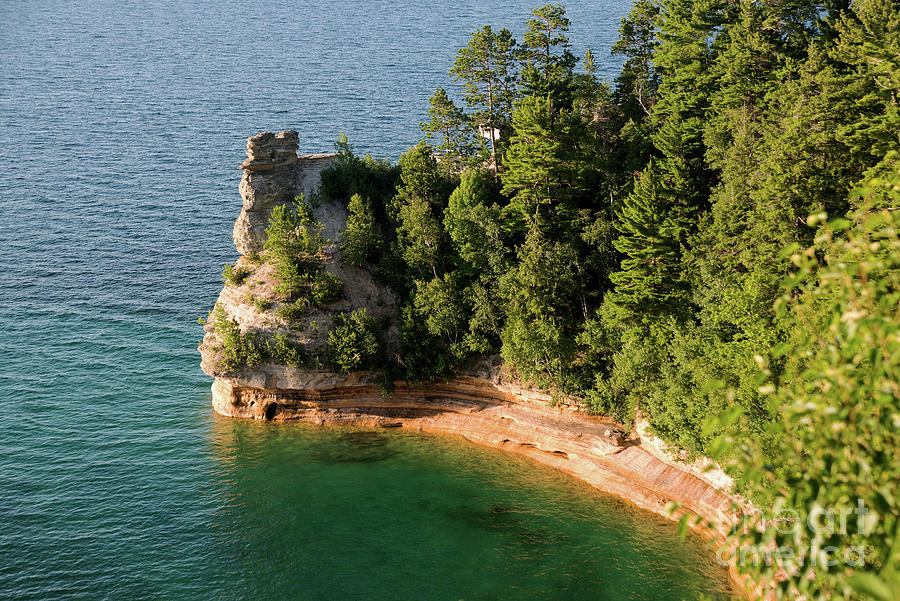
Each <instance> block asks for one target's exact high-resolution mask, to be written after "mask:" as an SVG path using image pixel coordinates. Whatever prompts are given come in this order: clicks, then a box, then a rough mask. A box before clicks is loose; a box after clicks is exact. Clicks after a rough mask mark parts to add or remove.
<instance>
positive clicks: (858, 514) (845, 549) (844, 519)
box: [716, 499, 877, 567]
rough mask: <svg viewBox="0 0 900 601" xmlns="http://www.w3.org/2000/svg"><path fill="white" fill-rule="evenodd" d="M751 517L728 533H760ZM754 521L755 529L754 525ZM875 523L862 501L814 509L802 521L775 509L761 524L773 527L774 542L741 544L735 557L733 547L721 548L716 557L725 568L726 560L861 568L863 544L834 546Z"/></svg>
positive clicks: (745, 563)
mask: <svg viewBox="0 0 900 601" xmlns="http://www.w3.org/2000/svg"><path fill="white" fill-rule="evenodd" d="M752 517H759V516H758V515H757V516H750V515H745V516H744V518H743V521H741V522H739V523H738V524H736V525H735V526H734V528H732V531H731V534H732V535H738V534H740V533H741V532H744V533H747V532H749V531H751V530H753V529H757V530H760V529H759V528H758V527H757V526H758V524H759V521H758V520H753V519H752ZM754 522H756V524H757V526H754V525H753V523H754ZM875 522H877V516H876V514H875V513H873V512H870V511H869V509H868V508H867V507H866V506H865V503H864V502H863V500H862V499H857V500H856V506H855V507H853V506H844V507H841V508H839V509H834V508H825V507H821V506H819V507H813V508H812V510H810V511H809V513H808V514H807V515H806V519H805V520H804V519H802V518H801V516H800V514H799V513H798V512H796V511H794V510H793V509H786V508H784V509H778V510H777V511H774V512H773V517H772V518H771V519H769V520H766V521H765V523H764V525H765V526H768V527H773V528H774V531H775V534H776V536H775V537H774V539H772V538H768V537H767V538H768V542H763V543H760V544H756V545H751V544H742V545H740V546H739V547H738V549H737V551H736V557H735V551H734V548H733V547H731V546H723V547H721V548H719V550H718V551H717V552H716V558H717V559H718V561H719V563H721V564H722V565H723V566H727V565H728V564H729V559H732V560H733V561H734V563H736V564H737V565H738V566H751V565H752V566H759V565H763V564H764V565H767V566H771V565H773V564H774V565H781V566H787V565H794V566H799V567H804V566H809V567H815V566H828V567H834V566H837V565H840V564H843V565H846V566H852V567H862V566H863V565H864V564H865V548H864V546H863V545H852V544H833V543H834V542H837V541H849V540H850V539H851V538H852V537H853V535H855V534H864V533H866V532H867V531H868V530H870V529H871V527H872V525H873V524H874V523H875ZM767 529H768V528H767ZM770 534H772V533H771V532H770ZM825 543H828V544H825Z"/></svg>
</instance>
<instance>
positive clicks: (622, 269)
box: [232, 0, 900, 600]
mask: <svg viewBox="0 0 900 601" xmlns="http://www.w3.org/2000/svg"><path fill="white" fill-rule="evenodd" d="M531 17H532V18H531V19H530V20H529V21H528V22H527V23H526V26H525V34H524V37H523V39H522V40H516V39H514V37H513V36H512V34H510V33H509V31H507V30H499V31H497V30H495V29H493V28H492V27H490V26H485V27H483V28H481V29H479V30H477V31H476V32H474V33H473V35H472V37H471V40H470V41H469V43H468V44H467V45H466V46H465V47H464V48H462V49H460V51H459V53H458V54H457V57H456V61H455V63H454V65H453V67H452V70H451V72H450V75H451V77H452V78H453V79H454V80H456V81H458V82H460V83H461V84H462V89H461V92H462V96H463V100H464V103H465V104H464V106H457V105H456V104H455V103H454V102H453V100H452V98H451V95H450V94H448V93H447V92H446V91H444V90H443V89H439V90H438V91H437V92H436V93H435V94H434V96H433V97H432V98H431V101H430V107H429V108H428V117H427V118H428V119H429V121H428V122H427V123H424V124H423V127H424V130H425V131H426V133H427V134H429V136H430V138H429V139H430V140H432V141H434V143H435V146H436V150H437V151H438V152H437V156H438V157H439V158H440V159H441V161H438V160H436V158H435V152H434V150H435V148H433V147H432V146H430V145H429V144H427V143H421V144H418V145H417V146H415V147H413V148H410V149H409V150H408V151H407V152H406V153H405V154H404V155H403V157H402V158H401V159H400V163H399V165H396V166H391V165H390V164H389V163H387V162H382V161H375V160H373V159H371V158H370V157H365V158H362V159H360V158H358V157H355V156H354V155H353V153H352V150H351V148H350V146H349V143H347V141H346V138H341V139H340V140H339V141H338V144H337V149H338V153H339V158H338V160H337V162H336V164H335V165H334V166H333V167H332V168H330V169H328V170H326V172H325V173H324V174H323V186H322V189H323V194H325V195H326V196H328V197H329V198H332V199H333V200H341V201H347V200H349V201H350V207H349V208H350V219H348V224H347V231H346V232H345V234H344V236H342V239H341V244H342V249H343V250H344V256H345V261H347V262H348V263H349V264H354V265H363V264H366V263H374V264H375V269H374V272H375V273H376V274H377V276H378V277H379V278H380V279H381V280H382V281H383V282H386V283H388V284H389V285H390V286H391V287H392V288H393V290H394V292H395V294H396V296H397V299H398V305H399V309H398V313H397V315H396V316H395V320H394V322H395V323H396V325H397V327H398V329H399V348H398V349H396V352H393V349H392V356H391V358H390V359H387V358H384V357H381V356H380V355H379V353H380V351H379V350H377V349H378V337H377V336H376V330H377V327H376V325H375V324H373V323H372V322H371V320H370V319H368V318H367V317H365V316H359V315H356V313H353V314H350V315H343V316H341V317H340V318H339V320H338V322H337V323H336V327H335V329H334V331H333V332H332V334H331V335H333V336H334V339H333V340H331V335H330V345H331V348H332V351H331V356H332V358H331V359H330V361H331V362H332V363H333V364H334V365H336V366H337V368H338V369H341V370H344V371H349V370H354V369H371V367H372V366H373V365H379V366H380V368H381V369H382V371H383V380H384V382H385V386H386V388H389V386H390V382H391V381H392V379H393V378H397V379H406V380H408V381H424V380H429V379H432V378H435V377H440V376H450V375H452V374H453V373H454V371H455V370H458V369H460V368H461V367H462V366H464V365H465V364H466V363H468V362H471V361H472V360H474V359H476V358H477V357H479V355H481V354H486V353H500V354H501V355H502V357H503V359H504V361H505V362H506V364H507V366H508V367H509V368H510V372H511V373H514V374H516V375H518V376H519V377H520V378H522V379H524V380H528V381H531V382H535V383H537V384H539V385H541V386H544V387H546V388H548V389H550V390H553V391H555V392H556V393H558V394H562V393H567V394H575V395H578V396H581V397H582V398H584V399H585V400H586V401H587V403H588V405H589V406H590V407H592V408H593V409H594V410H595V411H598V412H603V413H605V414H608V415H612V416H616V417H619V418H621V419H624V420H628V419H631V418H633V417H634V416H636V415H638V414H640V415H642V416H643V417H645V418H646V419H647V420H648V422H649V424H650V426H651V429H652V430H653V431H654V432H655V434H657V435H659V436H661V437H662V438H663V439H664V440H665V441H667V442H668V443H671V444H672V445H674V446H675V447H677V448H680V449H685V450H687V451H689V452H690V453H696V454H707V455H710V454H712V455H715V456H716V457H717V458H719V459H720V460H721V461H723V462H725V463H726V464H727V465H729V466H730V469H732V470H733V474H734V476H735V477H736V479H737V485H738V487H739V490H741V491H743V492H745V493H746V494H747V495H749V497H750V498H751V499H752V500H753V501H754V502H757V503H758V504H760V507H762V508H764V512H763V514H764V517H765V515H766V511H769V510H768V509H766V508H768V507H770V506H771V507H791V508H793V509H795V510H796V511H798V512H802V511H811V510H812V508H813V507H816V506H824V505H829V506H831V507H833V508H848V507H849V506H850V505H849V504H850V503H851V502H854V501H855V499H857V498H859V499H863V501H864V502H865V504H866V506H867V507H870V508H871V514H870V515H871V516H874V517H870V518H869V522H866V525H865V527H864V528H862V529H861V530H860V531H859V532H855V533H851V534H847V535H840V536H839V537H837V538H833V537H831V538H830V537H817V536H811V535H810V533H809V532H806V531H804V532H803V533H802V534H799V535H794V534H792V535H791V536H792V537H794V538H791V540H790V542H791V544H793V545H794V547H795V549H796V550H800V551H803V552H804V553H806V554H807V556H810V555H811V554H812V553H813V551H812V550H813V549H814V548H818V549H820V550H821V549H823V548H824V547H823V545H824V546H827V545H830V544H832V543H834V544H837V543H839V544H841V545H857V544H859V545H862V546H863V547H864V549H865V552H864V555H865V561H864V563H863V564H862V565H861V566H847V565H846V564H842V566H841V567H838V568H836V569H834V570H832V569H830V568H831V566H826V568H827V569H826V568H822V567H819V568H817V569H816V570H813V571H810V570H809V569H808V568H809V566H808V565H806V566H799V565H796V564H792V563H790V560H788V561H787V563H784V562H782V564H780V567H783V568H786V571H782V572H779V571H778V567H777V566H778V565H779V564H778V563H777V562H775V564H773V565H766V564H765V563H763V564H760V566H762V567H759V566H757V568H753V569H751V570H750V571H751V572H752V573H753V574H755V575H756V576H758V577H760V578H761V579H762V580H763V581H765V582H769V583H773V586H774V587H775V588H777V589H778V590H779V594H780V595H781V596H782V598H797V597H799V596H801V595H803V594H806V595H807V597H806V598H808V599H826V598H827V599H861V600H863V599H882V598H890V596H891V595H894V596H896V593H895V589H892V588H891V587H896V574H897V553H898V551H897V550H898V549H900V543H898V542H897V540H898V537H900V536H898V525H897V524H898V519H900V518H898V510H897V501H896V499H895V497H896V491H894V489H895V488H896V483H897V482H898V481H900V474H898V473H897V471H896V470H897V465H900V464H898V463H897V461H896V457H897V452H898V448H897V443H898V440H897V434H896V432H897V431H898V429H900V421H898V419H900V418H898V417H897V405H898V403H897V399H898V398H900V394H898V392H897V371H896V370H897V358H898V357H897V348H896V347H897V341H898V333H897V319H898V315H897V307H898V306H900V299H898V297H897V290H898V289H900V282H898V281H897V272H898V265H897V262H896V261H897V257H898V256H900V250H898V249H897V247H896V237H897V234H896V232H897V223H896V211H897V208H898V206H900V201H898V190H900V181H898V180H897V179H895V177H896V175H897V170H898V165H900V158H898V157H900V153H897V152H896V151H897V149H898V148H900V134H898V132H900V100H898V97H900V96H898V93H900V68H898V61H897V56H898V54H900V46H898V44H900V37H898V36H900V34H898V32H900V7H898V5H897V3H896V2H894V1H893V0H859V1H858V2H854V3H849V2H846V1H845V0H835V1H830V0H829V1H828V2H825V3H820V4H815V3H802V2H762V3H760V2H726V1H725V0H700V1H696V0H690V1H689V0H664V1H663V2H659V3H656V2H650V1H648V0H637V2H636V3H635V5H634V7H633V9H632V11H631V12H630V13H629V15H628V17H627V18H626V19H624V20H623V22H622V26H621V29H620V35H621V37H620V40H619V41H618V42H617V43H616V45H615V46H614V48H613V52H614V53H616V54H620V55H622V57H623V58H624V59H625V60H624V65H623V68H622V71H621V73H620V74H619V76H618V77H617V78H616V80H615V86H614V88H610V87H609V86H607V85H606V84H605V83H603V82H601V81H599V80H598V78H597V75H596V73H597V67H596V65H595V62H594V56H593V54H592V53H591V52H588V53H586V54H585V57H584V60H583V61H582V64H581V67H580V68H579V67H578V65H577V63H578V61H577V60H576V59H575V57H574V55H572V53H571V51H570V43H569V39H568V31H569V21H568V18H567V17H566V13H565V10H564V8H563V7H562V6H561V5H557V4H550V5H546V6H544V7H541V8H538V9H535V10H534V11H533V12H532V15H531ZM475 128H481V131H482V133H484V134H487V138H486V140H487V142H488V143H489V145H490V153H491V154H490V157H487V156H486V155H485V154H484V153H483V152H481V151H482V150H483V147H484V145H483V144H481V145H480V144H477V143H475V144H471V145H470V144H469V142H471V141H472V140H471V137H470V136H471V135H472V133H473V132H472V130H473V129H475ZM486 158H493V162H492V161H491V160H486ZM861 181H862V182H864V188H863V192H861V193H858V194H857V193H852V192H851V191H852V190H854V188H856V187H857V186H858V185H859V184H858V182H861ZM821 213H827V214H828V215H831V216H833V217H836V218H838V219H836V220H834V221H832V222H831V224H830V225H823V223H822V221H821V220H820V219H813V220H807V216H808V215H811V214H812V215H819V214H821ZM848 214H849V217H848V218H847V219H841V218H842V217H844V216H846V215H848ZM277 218H278V220H279V221H278V224H276V225H277V227H276V226H273V228H274V229H273V231H276V230H277V231H276V236H275V239H276V240H279V241H280V242H278V243H277V245H280V246H281V248H290V249H291V250H290V252H280V251H279V252H280V255H279V257H290V258H289V259H286V260H284V264H285V266H284V267H283V268H280V269H282V271H281V272H279V278H281V279H282V280H283V281H285V282H287V284H286V285H285V288H284V289H285V293H286V294H287V293H290V294H291V295H293V296H291V297H290V298H291V300H293V301H294V302H293V304H294V305H296V306H298V307H301V306H302V307H306V306H308V305H309V304H310V303H313V302H328V301H327V300H325V299H327V298H334V297H335V295H336V294H339V291H338V290H337V287H336V286H334V287H330V286H328V285H326V284H324V283H321V281H322V278H323V277H325V276H323V275H322V273H321V268H320V264H319V263H317V261H318V258H317V257H318V256H319V250H318V248H319V246H317V244H319V243H317V242H315V241H316V240H317V229H316V225H315V224H314V223H311V220H310V219H309V218H308V216H305V214H303V213H302V209H298V212H297V214H296V215H294V214H293V213H291V214H290V215H289V214H287V213H279V214H278V215H277ZM292 219H293V220H295V221H291V220H292ZM301 230H302V231H301ZM303 232H305V233H303ZM786 248H787V249H789V250H788V251H787V252H785V250H784V249H786ZM799 249H806V250H799ZM269 252H270V254H272V255H275V254H276V252H275V249H274V248H273V249H272V250H269ZM279 257H276V260H282V259H280V258H279ZM276 265H278V263H276ZM783 282H786V286H787V288H783V287H782V283H783ZM319 290H321V293H320V292H317V291H319ZM785 290H787V293H785ZM782 296H784V298H783V299H782V300H781V301H780V302H779V303H778V304H776V300H777V299H779V298H781V297H782ZM285 306H287V305H285ZM282 310H284V307H282ZM298 310H299V309H298ZM232 338H234V336H233V335H232ZM235 345H236V346H240V345H237V343H235ZM373 349H374V350H373ZM279 352H280V353H281V354H282V355H284V356H286V357H289V356H291V355H290V353H289V352H288V351H287V350H282V351H279ZM238 354H239V353H238ZM273 354H274V353H273ZM294 360H297V359H294ZM760 364H761V365H763V369H764V372H763V375H761V374H760V368H759V365H760ZM723 437H727V438H728V439H729V440H730V442H731V444H724V443H723V442H722V441H723V440H724V438H723ZM771 503H775V505H770V504H771ZM776 511H777V509H776V510H773V511H772V512H770V514H769V517H771V513H774V512H776ZM685 525H686V524H685ZM758 525H759V526H760V528H759V529H758V530H757V529H753V528H751V529H750V530H749V531H748V533H751V534H749V536H750V537H751V538H753V537H755V538H753V540H755V541H756V542H760V541H762V542H765V543H767V544H768V543H779V544H780V543H782V542H787V539H786V538H785V537H784V536H782V535H780V534H779V533H777V532H776V533H773V532H772V530H771V528H770V527H769V526H768V525H767V524H766V523H764V522H759V524H758ZM760 537H762V538H760Z"/></svg>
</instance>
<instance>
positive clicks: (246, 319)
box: [200, 131, 737, 581]
mask: <svg viewBox="0 0 900 601" xmlns="http://www.w3.org/2000/svg"><path fill="white" fill-rule="evenodd" d="M296 152H297V133H296V132H293V131H286V132H282V133H280V134H277V135H275V134H271V133H268V132H267V133H264V134H260V135H258V136H254V137H252V138H249V139H248V141H247V155H248V156H247V160H245V161H244V163H243V164H242V165H241V168H242V169H244V175H243V178H242V179H241V184H240V192H241V196H242V198H243V201H244V202H243V207H242V210H241V214H240V216H239V217H238V220H237V222H236V223H235V227H234V241H235V245H236V246H237V248H238V251H239V252H241V254H243V255H249V254H251V253H257V252H260V251H261V250H262V245H263V242H264V237H265V227H266V224H267V221H268V217H269V214H270V213H271V210H272V209H273V208H274V207H275V206H277V205H278V204H280V203H284V202H287V201H289V200H291V199H293V198H294V196H296V195H297V194H299V193H301V192H305V193H307V194H308V193H313V192H314V191H315V189H316V187H317V186H318V184H319V181H320V174H321V172H322V170H323V169H324V168H325V167H327V166H328V165H329V164H331V162H332V161H333V160H334V157H335V155H306V156H297V154H296ZM313 211H314V216H315V217H316V218H317V219H318V220H320V221H321V222H322V223H323V225H324V232H325V235H326V236H327V237H328V238H329V239H331V240H335V239H337V236H338V234H339V232H340V230H341V229H342V227H343V225H344V221H345V219H346V208H345V207H344V206H343V205H341V204H340V203H328V202H323V203H321V204H317V205H314V209H313ZM238 264H239V265H240V264H244V265H246V264H248V261H247V258H246V257H243V258H242V259H241V260H239V262H238ZM326 269H328V271H330V272H332V273H334V274H336V275H338V277H340V278H341V279H342V281H344V293H343V298H342V299H341V300H340V301H338V302H337V303H335V305H334V307H330V308H328V307H326V308H320V309H315V310H313V311H312V312H311V313H310V316H309V320H310V323H314V324H315V327H314V328H313V329H314V330H316V331H317V332H319V335H318V337H316V336H315V335H312V334H309V333H306V334H302V335H298V334H297V333H296V331H293V332H292V331H291V329H290V328H288V327H287V326H286V324H283V323H280V322H279V320H278V319H276V318H275V317H274V316H273V313H272V312H271V311H268V312H267V311H260V310H259V309H258V308H257V309H254V306H253V303H252V302H251V300H248V299H252V298H254V297H253V295H254V294H259V293H260V290H262V291H263V292H264V291H265V290H266V289H269V290H270V289H271V283H272V282H271V280H272V278H271V269H270V266H266V265H265V264H264V265H263V266H262V267H261V268H257V269H256V271H255V272H254V274H253V275H251V277H250V280H252V282H251V283H247V284H243V285H239V286H233V285H228V284H226V286H225V289H224V290H223V291H222V293H221V295H220V296H219V300H218V303H219V305H220V306H221V307H222V308H223V309H224V310H225V312H226V313H227V314H228V315H229V317H230V318H231V319H234V320H236V321H237V322H238V323H239V325H240V328H241V331H242V332H253V333H254V334H255V335H257V336H259V337H261V338H263V339H265V338H271V337H272V336H273V335H275V334H279V333H290V335H291V336H294V337H295V339H296V340H297V341H299V342H302V343H303V344H305V345H306V346H307V348H309V349H310V350H311V351H316V350H317V349H321V347H322V334H321V333H322V332H323V331H327V328H328V321H329V319H328V316H329V315H330V314H333V313H334V312H335V311H337V310H340V311H349V310H352V309H354V308H357V307H360V306H365V307H367V309H368V310H369V311H370V312H371V313H373V314H375V315H381V314H383V315H385V316H386V315H388V314H389V313H391V312H392V311H393V308H394V304H395V303H396V299H395V297H394V296H393V294H392V293H391V292H390V291H389V290H387V289H386V288H384V287H383V286H381V285H380V284H379V283H378V282H377V281H375V280H374V279H373V278H372V277H371V274H369V273H368V272H366V271H365V270H359V269H356V268H349V267H346V266H343V265H342V264H341V263H340V253H339V251H337V250H336V248H335V245H334V244H332V245H330V247H329V250H328V260H327V263H326ZM254 286H258V287H257V288H254ZM276 304H277V303H276ZM317 319H318V321H316V320H317ZM394 334H396V332H394ZM200 350H201V353H202V356H203V361H202V368H203V370H204V372H206V373H207V374H208V375H210V376H213V377H214V378H215V381H214V383H213V387H212V390H213V407H214V409H215V410H216V411H217V412H218V413H220V414H222V415H226V416H230V417H241V418H251V419H259V420H273V421H292V420H302V421H309V422H314V423H318V424H352V425H356V426H364V427H404V428H415V429H419V430H423V431H428V432H437V433H448V434H457V435H461V436H464V437H465V438H467V439H469V440H471V441H473V442H476V443H480V444H484V445H488V446H491V447H495V448H498V449H503V450H505V451H509V452H514V453H518V454H521V455H525V456H528V457H530V458H532V459H534V460H535V461H538V462H540V463H543V464H546V465H549V466H552V467H554V468H557V469H559V470H561V471H563V472H566V473H568V474H571V475H573V476H575V477H577V478H580V479H581V480H584V481H585V482H588V483H589V484H591V485H593V486H595V487H596V488H598V489H600V490H602V491H604V492H606V493H609V494H612V495H614V496H616V497H618V498H620V499H624V500H626V501H629V502H631V503H633V504H634V505H636V506H638V507H640V508H642V509H646V510H648V511H652V512H653V513H656V514H658V515H661V516H664V517H666V518H668V519H677V518H679V517H680V516H681V515H684V514H685V513H687V514H690V515H693V516H699V517H701V518H703V519H704V521H706V522H711V523H715V524H717V525H718V526H717V527H715V528H710V527H708V526H706V525H703V524H700V525H697V526H694V528H695V529H696V530H698V531H700V532H701V533H702V534H703V535H704V536H707V537H711V538H716V539H722V537H723V535H724V533H725V529H727V528H728V527H729V525H730V524H731V523H733V521H734V516H733V514H732V507H733V505H732V502H733V498H732V497H731V496H730V495H728V494H727V493H725V492H722V491H723V490H727V489H728V488H729V487H730V479H729V478H728V477H727V476H726V475H725V474H723V473H722V472H721V471H719V470H716V469H708V468H709V467H710V466H708V465H705V464H704V463H693V464H689V463H686V462H683V461H679V460H678V459H677V458H676V457H674V456H673V455H672V454H670V453H669V452H668V451H666V450H665V448H664V446H663V445H662V444H661V442H660V441H658V440H656V439H654V438H653V437H652V436H650V435H648V434H647V433H646V431H645V429H644V428H642V427H641V423H640V422H639V423H638V427H636V428H635V429H633V430H632V431H628V430H627V429H626V428H625V427H624V426H622V425H621V424H618V423H616V422H614V421H613V420H610V419H606V418H602V417H598V416H593V415H589V414H588V413H587V412H586V411H585V410H584V409H583V407H582V406H581V405H580V403H579V402H578V400H577V399H566V400H565V401H563V402H561V403H560V402H551V401H553V399H552V398H551V396H550V395H548V394H545V393H543V392H540V391H536V390H532V389H530V388H528V387H525V386H523V385H521V384H519V383H517V382H516V381H514V380H510V379H508V378H506V377H505V376H504V373H505V372H504V369H503V366H502V364H501V362H500V361H499V359H498V358H486V359H485V360H484V361H482V362H481V363H480V364H479V365H476V366H474V367H473V368H472V370H471V371H470V372H469V373H465V374H459V375H458V377H456V378H454V379H452V380H445V381H438V382H434V383H431V384H428V385H410V384H407V383H404V382H398V383H396V387H395V389H394V390H393V392H392V393H391V394H390V395H389V396H385V395H383V394H382V392H381V389H380V387H379V386H378V385H377V383H376V382H375V379H374V377H373V376H372V375H370V374H367V373H353V374H349V375H346V376H342V375H339V374H336V373H333V372H329V371H321V370H311V369H301V368H297V367H291V366H286V365H279V364H275V363H271V362H269V363H266V364H263V365H259V366H255V367H253V368H243V369H240V370H237V371H230V372H229V371H223V370H222V369H221V368H220V367H219V365H220V357H219V356H218V355H217V351H216V344H215V334H214V329H213V328H211V327H209V326H208V327H207V335H206V339H205V341H204V343H203V344H202V345H201V348H200ZM672 503H675V504H677V505H678V506H679V509H677V510H676V511H674V512H672V511H670V505H671V504H672ZM732 575H734V574H732ZM736 581H737V580H736Z"/></svg>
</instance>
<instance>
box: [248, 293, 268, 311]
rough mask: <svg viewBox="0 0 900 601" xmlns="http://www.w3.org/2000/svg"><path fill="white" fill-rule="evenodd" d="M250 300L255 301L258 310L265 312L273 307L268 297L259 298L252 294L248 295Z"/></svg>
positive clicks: (254, 304)
mask: <svg viewBox="0 0 900 601" xmlns="http://www.w3.org/2000/svg"><path fill="white" fill-rule="evenodd" d="M247 298H248V300H249V301H250V302H251V303H253V306H255V307H256V310H257V311H259V312H260V313H265V312H266V311H268V310H269V309H270V308H271V307H272V301H270V300H269V299H266V298H257V297H255V296H253V295H252V294H248V295H247Z"/></svg>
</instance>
